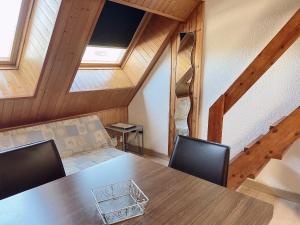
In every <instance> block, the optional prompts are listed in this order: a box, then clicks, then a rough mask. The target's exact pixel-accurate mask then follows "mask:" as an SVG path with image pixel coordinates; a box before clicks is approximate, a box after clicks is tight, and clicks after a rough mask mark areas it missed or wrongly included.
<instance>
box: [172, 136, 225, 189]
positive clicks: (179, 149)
mask: <svg viewBox="0 0 300 225" xmlns="http://www.w3.org/2000/svg"><path fill="white" fill-rule="evenodd" d="M228 164H229V147H228V146H225V145H220V144H216V143H212V142H208V141H204V140H199V139H195V138H190V137H185V136H181V135H179V136H177V138H176V141H175V145H174V149H173V154H172V156H171V159H170V162H169V167H172V168H174V169H177V170H180V171H182V172H185V173H188V174H190V175H193V176H196V177H199V178H202V179H204V180H207V181H210V182H212V183H215V184H218V185H221V186H224V187H226V185H227V175H228Z"/></svg>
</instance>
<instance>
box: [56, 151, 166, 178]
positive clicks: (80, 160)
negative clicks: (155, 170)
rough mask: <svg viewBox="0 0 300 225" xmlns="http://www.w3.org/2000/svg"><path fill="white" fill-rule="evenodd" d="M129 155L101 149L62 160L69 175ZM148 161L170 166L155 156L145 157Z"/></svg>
mask: <svg viewBox="0 0 300 225" xmlns="http://www.w3.org/2000/svg"><path fill="white" fill-rule="evenodd" d="M123 154H127V153H125V152H122V151H119V150H116V149H110V148H108V149H101V150H99V151H91V152H82V153H78V154H76V155H73V156H71V157H66V158H62V161H63V165H64V168H65V171H66V174H67V175H70V174H73V173H76V172H78V171H80V170H83V169H86V168H89V167H91V166H94V165H97V164H98V163H101V162H104V161H107V160H110V159H113V158H115V157H118V156H120V155H123ZM143 157H144V158H146V159H149V160H152V161H154V162H157V163H159V164H162V165H164V166H167V165H168V163H169V162H168V160H165V159H161V158H157V157H155V156H150V155H144V156H143Z"/></svg>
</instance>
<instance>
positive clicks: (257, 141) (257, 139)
mask: <svg viewBox="0 0 300 225" xmlns="http://www.w3.org/2000/svg"><path fill="white" fill-rule="evenodd" d="M263 136H264V135H263V134H261V135H259V136H258V137H257V138H256V139H254V140H253V141H252V142H251V143H250V144H248V145H247V146H246V147H245V148H244V152H247V151H248V150H249V149H250V148H251V147H252V146H253V145H255V144H260V139H261V138H262V137H263Z"/></svg>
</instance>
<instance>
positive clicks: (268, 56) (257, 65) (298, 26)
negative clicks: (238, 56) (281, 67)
mask: <svg viewBox="0 0 300 225" xmlns="http://www.w3.org/2000/svg"><path fill="white" fill-rule="evenodd" d="M299 35H300V9H298V10H297V12H296V13H295V14H294V15H293V16H292V18H291V19H290V20H289V21H288V22H287V23H286V24H285V25H284V27H283V28H282V29H281V30H280V31H279V32H278V33H277V34H276V36H275V37H274V38H273V39H272V40H271V41H270V42H269V44H268V45H267V46H266V47H265V48H264V49H263V50H262V51H261V52H260V53H259V54H258V56H257V57H256V58H255V59H254V60H253V62H252V63H251V64H250V65H249V66H248V67H247V68H246V70H245V71H244V72H243V73H242V74H241V75H240V76H239V78H238V79H237V80H236V81H235V82H234V83H233V84H232V85H231V86H230V88H229V89H228V90H227V91H226V92H225V97H226V98H225V106H224V112H225V113H226V112H227V111H228V110H229V109H230V108H231V107H232V106H233V105H234V104H235V103H236V102H237V101H238V100H239V99H240V98H241V97H242V96H243V95H244V94H245V93H246V92H247V91H248V90H249V89H250V88H251V87H252V85H253V84H255V82H256V81H257V80H258V79H259V78H260V77H262V75H263V74H264V73H265V72H266V71H267V70H268V69H269V68H270V67H271V66H272V65H273V64H274V63H275V62H276V61H277V60H278V59H279V58H280V56H281V55H282V54H283V53H284V52H285V51H286V50H287V49H288V48H289V47H290V46H291V45H292V44H293V43H294V42H295V41H296V40H297V39H298V37H299Z"/></svg>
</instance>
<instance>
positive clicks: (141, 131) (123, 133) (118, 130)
mask: <svg viewBox="0 0 300 225" xmlns="http://www.w3.org/2000/svg"><path fill="white" fill-rule="evenodd" d="M105 129H106V130H107V132H108V133H112V134H113V133H119V134H120V136H122V150H123V151H127V150H128V148H127V147H128V143H127V137H128V134H130V133H136V136H138V135H142V146H139V149H140V154H141V155H143V154H144V129H143V126H141V125H135V126H134V127H132V128H128V129H123V128H118V127H113V126H111V125H109V126H106V127H105Z"/></svg>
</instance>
